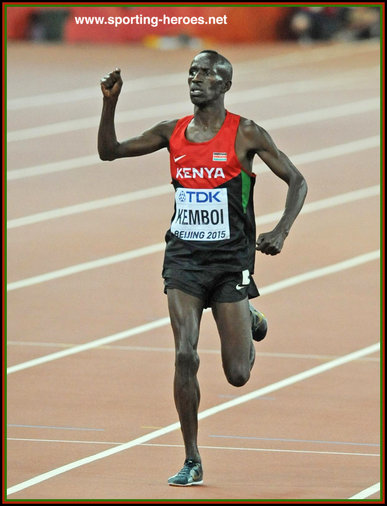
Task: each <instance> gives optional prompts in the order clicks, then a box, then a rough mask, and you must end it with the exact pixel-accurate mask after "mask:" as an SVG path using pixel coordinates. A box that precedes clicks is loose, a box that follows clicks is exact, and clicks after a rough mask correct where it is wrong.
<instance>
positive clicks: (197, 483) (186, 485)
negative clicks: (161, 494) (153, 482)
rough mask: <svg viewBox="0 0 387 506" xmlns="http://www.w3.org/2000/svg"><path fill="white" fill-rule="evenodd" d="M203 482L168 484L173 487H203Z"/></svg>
mask: <svg viewBox="0 0 387 506" xmlns="http://www.w3.org/2000/svg"><path fill="white" fill-rule="evenodd" d="M202 483H203V480H201V481H193V482H192V483H185V484H183V483H168V485H169V486H171V487H190V486H191V485H202Z"/></svg>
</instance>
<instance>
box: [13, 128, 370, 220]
mask: <svg viewBox="0 0 387 506" xmlns="http://www.w3.org/2000/svg"><path fill="white" fill-rule="evenodd" d="M379 145H380V137H379V136H378V135H376V136H373V137H367V138H365V139H360V140H358V141H351V142H347V143H345V144H338V145H336V146H330V147H329V148H323V149H317V150H314V151H309V152H307V153H300V154H298V155H293V156H290V158H291V160H292V162H293V163H294V164H297V165H298V164H301V163H313V162H317V161H321V160H326V159H330V158H334V157H337V156H342V155H346V154H348V153H350V154H352V153H357V152H359V151H363V150H365V149H370V148H376V147H379ZM253 170H254V172H255V173H257V174H258V173H263V172H270V169H269V168H268V167H267V166H266V165H265V164H264V163H262V162H261V163H259V162H258V163H255V164H254V166H253ZM168 193H171V194H173V188H172V186H171V184H166V185H161V186H154V187H151V188H147V189H145V190H137V191H134V192H128V193H123V194H121V195H115V196H113V197H106V198H103V199H98V200H91V201H89V202H83V203H81V204H75V205H72V206H66V207H61V208H58V209H52V210H50V211H43V212H41V213H35V214H30V215H28V216H23V217H21V218H14V219H12V220H8V221H7V229H12V228H17V227H23V226H25V225H32V224H34V223H40V222H42V221H47V220H52V219H55V218H62V217H63V216H70V215H73V214H78V213H84V212H88V211H94V210H97V209H103V208H107V207H111V206H116V205H122V204H127V203H128V202H135V201H137V200H142V199H148V198H151V197H158V196H160V195H165V194H168Z"/></svg>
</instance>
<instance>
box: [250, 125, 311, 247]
mask: <svg viewBox="0 0 387 506" xmlns="http://www.w3.org/2000/svg"><path fill="white" fill-rule="evenodd" d="M243 130H244V134H245V135H244V139H245V146H246V149H247V153H248V156H250V157H251V156H254V155H255V154H257V155H258V156H259V157H260V158H261V160H263V161H264V162H265V164H266V165H267V166H268V167H269V169H270V170H271V171H272V172H274V174H275V175H276V176H278V177H279V178H280V179H282V180H283V181H284V182H285V183H286V184H287V185H288V191H287V196H286V202H285V210H284V213H283V215H282V217H281V219H280V220H279V222H278V223H277V225H276V226H275V227H274V229H273V230H271V231H270V232H265V233H262V234H260V235H259V237H258V239H257V244H256V249H257V250H258V251H261V252H262V253H265V254H267V255H277V254H278V253H280V251H281V250H282V247H283V244H284V241H285V239H286V237H287V236H288V234H289V231H290V228H291V227H292V225H293V223H294V220H295V219H296V218H297V216H298V214H299V212H300V211H301V208H302V206H303V205H304V201H305V197H306V194H307V191H308V187H307V184H306V181H305V178H304V176H303V175H302V174H301V173H300V171H299V170H298V169H297V168H296V167H295V166H294V164H293V163H292V162H291V161H290V160H289V158H288V157H287V156H286V155H285V153H283V152H282V151H280V150H279V149H278V148H277V146H276V144H275V143H274V141H273V139H272V138H271V136H270V135H269V134H268V132H266V130H264V129H263V128H262V127H260V126H258V125H257V124H255V123H254V122H250V123H249V124H245V128H244V129H243Z"/></svg>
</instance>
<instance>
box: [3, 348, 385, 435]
mask: <svg viewBox="0 0 387 506" xmlns="http://www.w3.org/2000/svg"><path fill="white" fill-rule="evenodd" d="M7 346H24V347H26V346H31V347H35V348H62V349H63V348H72V347H73V346H76V344H74V343H42V342H31V341H29V342H27V341H7ZM100 349H101V350H112V351H119V350H123V351H144V352H148V353H175V348H167V347H156V346H129V345H127V346H120V345H114V346H111V345H107V344H106V345H103V346H100ZM200 353H201V354H203V355H204V354H207V355H220V350H219V349H213V350H210V349H207V348H201V349H200ZM259 356H260V357H261V358H262V357H271V358H280V359H281V358H295V359H301V360H322V361H324V362H325V361H326V360H332V359H333V358H337V357H336V356H334V355H311V354H305V353H279V352H269V351H261V352H260V353H259ZM361 360H362V361H363V362H375V363H378V364H379V363H380V357H367V358H363V359H361ZM9 426H11V425H9ZM13 426H14V425H13Z"/></svg>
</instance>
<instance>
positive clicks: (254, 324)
mask: <svg viewBox="0 0 387 506" xmlns="http://www.w3.org/2000/svg"><path fill="white" fill-rule="evenodd" d="M249 309H250V315H251V331H252V335H253V339H254V341H262V339H264V338H265V336H266V334H267V320H266V317H265V315H264V314H263V313H261V312H260V311H258V310H257V309H255V308H254V307H253V306H252V305H251V304H250V302H249Z"/></svg>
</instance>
